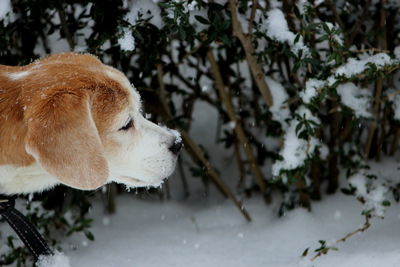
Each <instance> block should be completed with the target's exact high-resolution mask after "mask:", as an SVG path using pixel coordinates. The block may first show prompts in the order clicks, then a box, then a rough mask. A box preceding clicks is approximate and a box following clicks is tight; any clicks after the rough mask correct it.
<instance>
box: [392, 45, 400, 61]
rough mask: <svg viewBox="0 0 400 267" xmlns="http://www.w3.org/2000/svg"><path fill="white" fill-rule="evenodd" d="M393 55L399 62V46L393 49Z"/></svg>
mask: <svg viewBox="0 0 400 267" xmlns="http://www.w3.org/2000/svg"><path fill="white" fill-rule="evenodd" d="M393 53H394V55H395V56H396V58H397V59H398V60H399V59H400V45H399V46H396V47H395V48H394V51H393Z"/></svg>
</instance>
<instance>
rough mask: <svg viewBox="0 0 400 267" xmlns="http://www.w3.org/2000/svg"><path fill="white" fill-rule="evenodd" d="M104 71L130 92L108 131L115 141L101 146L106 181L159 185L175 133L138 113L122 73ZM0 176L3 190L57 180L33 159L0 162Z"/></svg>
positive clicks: (169, 168) (172, 158)
mask: <svg viewBox="0 0 400 267" xmlns="http://www.w3.org/2000/svg"><path fill="white" fill-rule="evenodd" d="M28 74H29V72H28V71H25V72H19V73H15V74H14V76H13V79H19V78H22V77H24V76H26V75H28ZM105 74H106V75H108V76H109V77H110V78H111V79H114V80H115V81H117V82H118V83H120V84H121V85H122V86H123V87H124V88H125V89H126V90H127V91H128V92H129V95H130V96H129V99H128V101H129V108H127V109H126V110H124V111H122V112H121V113H120V114H119V115H117V117H116V118H115V120H114V122H113V124H114V125H111V126H110V128H111V129H110V132H109V133H108V137H107V138H111V139H112V141H113V144H117V145H116V147H115V145H114V147H113V148H109V149H107V147H105V157H106V160H107V161H108V168H109V178H108V182H117V183H123V184H125V185H127V186H128V187H140V186H159V185H160V184H161V183H162V181H163V179H164V178H166V177H168V176H169V175H171V173H172V172H173V170H174V168H175V164H176V159H177V156H176V155H174V154H173V153H172V152H171V151H170V150H169V148H170V147H171V146H172V145H173V144H174V143H175V142H176V141H177V136H178V135H177V134H176V132H174V131H172V130H169V129H168V128H164V127H160V126H158V125H156V124H154V123H152V122H150V121H149V120H147V119H145V118H144V117H143V116H142V114H141V103H140V96H139V94H138V92H137V91H136V90H135V88H133V87H132V86H131V84H130V83H129V81H128V79H127V78H126V77H125V75H123V74H122V73H120V72H119V71H117V70H115V69H113V68H111V67H107V70H106V71H105ZM129 118H132V119H133V124H134V126H133V127H132V128H131V129H129V130H127V131H121V130H119V129H120V128H121V127H123V126H124V125H125V124H126V122H127V121H128V120H129ZM88 127H89V125H88ZM93 127H95V125H93ZM178 141H180V140H178ZM108 150H109V151H108ZM31 154H32V152H31ZM0 178H1V179H0V193H3V194H18V193H31V192H38V191H39V192H40V191H43V190H45V189H48V188H51V187H53V186H55V185H57V184H59V183H60V182H59V181H58V180H57V179H55V178H54V177H52V176H51V175H50V174H49V173H47V172H46V171H45V170H44V169H43V168H42V167H41V166H40V165H39V164H37V163H34V164H32V165H30V166H28V167H17V166H12V165H6V166H0Z"/></svg>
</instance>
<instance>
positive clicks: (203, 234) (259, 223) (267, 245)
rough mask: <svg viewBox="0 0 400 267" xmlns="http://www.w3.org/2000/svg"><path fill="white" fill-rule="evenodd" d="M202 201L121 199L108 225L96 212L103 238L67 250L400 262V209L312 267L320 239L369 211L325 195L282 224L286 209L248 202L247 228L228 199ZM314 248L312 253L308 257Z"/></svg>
mask: <svg viewBox="0 0 400 267" xmlns="http://www.w3.org/2000/svg"><path fill="white" fill-rule="evenodd" d="M199 201H201V200H199ZM201 202H202V204H201V205H199V202H195V201H186V202H182V201H181V202H176V201H169V202H159V201H157V200H153V201H150V200H139V199H134V198H132V197H130V196H123V197H119V198H118V199H117V207H118V212H117V213H116V214H115V215H114V216H113V219H112V221H111V223H110V225H107V226H105V225H103V224H102V222H101V217H102V216H103V208H102V207H101V204H100V203H97V204H96V205H95V207H94V208H93V212H92V215H93V217H94V218H95V222H94V226H93V229H92V230H93V233H94V235H95V237H96V240H95V241H94V242H90V243H89V244H88V246H86V247H85V246H82V245H81V242H80V237H77V236H75V237H72V238H70V239H69V240H68V241H66V242H65V243H66V244H68V245H70V246H74V247H76V249H75V250H70V251H67V252H66V253H67V255H68V256H69V257H70V259H71V265H72V266H101V267H114V266H119V267H129V266H140V267H159V266H177V267H182V266H191V267H204V266H208V267H228V266H229V267H231V266H233V267H241V266H248V267H260V266H264V267H296V266H298V267H300V266H301V267H311V266H314V267H338V266H341V267H354V266H362V267H376V266H380V267H395V266H398V263H399V262H400V254H399V248H398V240H400V232H399V231H398V225H399V223H400V220H399V218H398V214H399V212H398V209H397V207H394V208H391V209H389V210H388V211H387V213H386V218H385V219H384V220H380V219H373V220H372V221H371V222H372V226H371V228H370V229H368V230H367V231H366V232H364V233H362V234H359V235H357V236H354V237H352V238H350V239H349V240H348V241H347V242H345V243H342V244H336V245H335V247H337V248H338V249H339V250H338V251H332V252H330V253H329V254H327V255H325V256H321V257H320V258H319V259H317V260H315V261H310V258H311V257H312V256H313V255H314V254H312V250H313V249H315V248H316V247H317V246H318V240H337V239H339V238H341V237H343V236H344V235H345V234H347V233H349V232H351V231H353V230H355V229H356V228H358V227H359V225H361V224H362V223H363V217H362V216H361V215H360V214H361V211H362V210H363V208H364V207H363V206H362V205H361V204H360V203H359V202H357V201H356V200H355V198H354V197H349V196H344V195H342V194H340V193H339V194H337V195H335V196H329V197H327V196H325V197H324V199H323V200H322V201H321V202H315V203H314V205H313V211H312V212H308V211H306V210H304V209H300V208H299V209H296V210H294V211H291V212H289V213H287V214H286V215H285V216H284V217H282V218H278V217H277V214H276V213H277V212H276V211H277V208H278V204H279V203H276V202H274V204H273V205H272V206H266V205H265V204H264V203H263V201H262V199H259V198H253V199H250V200H246V201H245V207H246V208H247V209H248V211H249V212H250V214H251V215H252V217H253V222H252V223H246V222H245V221H244V219H243V218H242V217H241V216H240V214H239V213H238V212H237V210H236V209H235V208H234V207H233V206H232V204H231V202H230V201H228V200H223V201H216V200H213V201H211V200H207V201H206V200H204V199H203V200H202V201H201ZM160 214H163V215H164V216H165V217H164V218H165V219H164V220H162V219H161V216H160ZM82 238H83V237H82ZM309 247H310V250H309V255H308V256H307V257H306V258H301V254H302V252H303V251H304V250H305V249H306V248H309Z"/></svg>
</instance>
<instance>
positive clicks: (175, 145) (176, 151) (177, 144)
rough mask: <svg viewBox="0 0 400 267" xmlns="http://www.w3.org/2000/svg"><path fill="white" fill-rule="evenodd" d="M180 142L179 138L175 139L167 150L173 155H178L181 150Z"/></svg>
mask: <svg viewBox="0 0 400 267" xmlns="http://www.w3.org/2000/svg"><path fill="white" fill-rule="evenodd" d="M182 145H183V143H182V140H181V139H180V138H179V139H178V138H177V139H175V141H174V143H173V144H172V146H170V147H169V150H170V151H171V152H172V153H174V154H175V155H178V154H179V152H180V151H181V149H182Z"/></svg>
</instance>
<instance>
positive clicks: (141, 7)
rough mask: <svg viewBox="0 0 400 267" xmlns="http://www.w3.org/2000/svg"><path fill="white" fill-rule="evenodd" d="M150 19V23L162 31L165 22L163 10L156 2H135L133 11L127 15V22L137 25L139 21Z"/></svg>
mask: <svg viewBox="0 0 400 267" xmlns="http://www.w3.org/2000/svg"><path fill="white" fill-rule="evenodd" d="M139 17H140V18H141V19H150V21H149V22H150V23H151V24H153V25H154V26H156V27H157V28H159V29H161V28H162V26H163V22H162V19H161V10H160V8H159V7H158V5H157V4H156V3H155V2H154V1H150V0H134V1H132V4H131V9H130V11H129V13H128V14H127V15H126V20H128V21H129V23H130V24H132V25H135V24H136V22H137V20H138V19H139Z"/></svg>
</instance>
